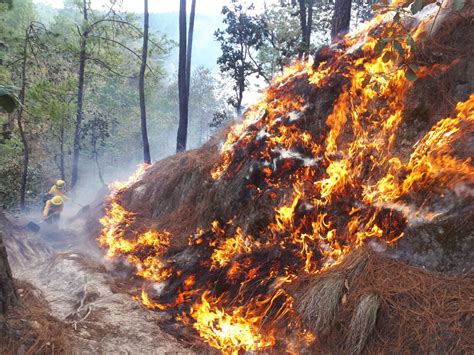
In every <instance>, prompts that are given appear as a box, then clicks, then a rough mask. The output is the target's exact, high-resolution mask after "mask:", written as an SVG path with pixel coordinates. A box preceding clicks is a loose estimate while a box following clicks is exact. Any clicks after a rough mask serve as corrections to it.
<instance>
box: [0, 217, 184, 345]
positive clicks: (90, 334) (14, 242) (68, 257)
mask: <svg viewBox="0 0 474 355" xmlns="http://www.w3.org/2000/svg"><path fill="white" fill-rule="evenodd" d="M10 219H11V218H10ZM6 223H7V222H5V221H3V223H2V224H4V225H2V229H3V230H6V234H7V237H6V239H7V240H6V244H7V248H8V252H9V255H10V262H11V264H12V268H13V272H14V276H15V277H16V278H17V279H21V280H25V281H28V282H30V283H31V284H33V285H34V286H35V287H36V288H38V289H39V290H40V291H41V292H42V295H43V297H44V298H45V299H46V300H47V302H48V303H49V306H50V308H51V314H52V315H53V316H54V317H56V318H58V319H59V320H61V321H63V322H64V323H66V324H68V325H69V326H70V327H71V328H72V329H73V334H74V339H73V341H72V342H73V347H74V351H75V352H77V353H80V354H97V353H101V354H104V353H110V354H112V353H114V354H116V353H124V354H145V353H146V354H165V353H173V354H177V353H179V354H184V353H186V354H189V353H192V352H191V351H190V350H188V349H186V348H185V347H184V346H183V345H182V344H180V343H179V342H178V341H177V340H176V339H174V338H173V337H172V336H170V335H169V334H167V333H164V332H163V331H162V330H161V329H160V327H159V325H158V324H159V322H160V320H163V318H162V317H163V315H160V314H159V313H157V312H152V311H149V310H148V309H146V308H144V307H143V306H142V305H141V304H140V302H138V301H135V300H134V299H133V298H132V296H130V295H129V294H127V293H124V292H123V291H120V290H119V288H117V287H116V286H115V285H116V282H115V281H116V280H114V279H113V278H112V276H111V275H110V273H108V272H107V270H106V266H105V265H104V263H103V260H102V258H101V257H100V254H99V251H98V250H97V249H96V248H94V246H92V245H90V243H89V245H87V243H84V241H83V240H81V239H80V238H78V237H77V235H78V234H80V233H78V231H79V230H80V227H79V226H73V225H70V226H68V227H69V228H71V227H75V229H74V231H75V233H73V232H72V231H71V230H69V231H68V230H66V229H59V230H58V229H54V228H53V229H52V228H47V227H46V228H42V231H41V233H39V234H36V235H35V234H30V233H26V232H25V231H24V230H22V229H21V228H18V227H16V226H14V225H9V226H5V224H6Z"/></svg>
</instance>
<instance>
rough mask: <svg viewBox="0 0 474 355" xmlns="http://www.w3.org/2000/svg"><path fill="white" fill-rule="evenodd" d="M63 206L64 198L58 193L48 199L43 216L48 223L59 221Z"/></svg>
mask: <svg viewBox="0 0 474 355" xmlns="http://www.w3.org/2000/svg"><path fill="white" fill-rule="evenodd" d="M63 207H64V202H63V198H62V197H61V196H59V195H56V196H54V197H53V198H52V199H50V200H48V201H46V205H45V206H44V210H43V216H44V219H45V221H46V223H48V224H52V223H57V222H58V221H59V218H60V217H61V212H62V211H63Z"/></svg>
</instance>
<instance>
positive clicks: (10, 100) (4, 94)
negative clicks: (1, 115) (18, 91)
mask: <svg viewBox="0 0 474 355" xmlns="http://www.w3.org/2000/svg"><path fill="white" fill-rule="evenodd" d="M14 90H15V89H14V88H13V87H11V86H4V85H0V107H1V108H3V109H4V110H5V111H6V112H9V113H11V112H13V111H14V110H15V109H16V108H17V107H18V98H17V96H16V95H15V91H14Z"/></svg>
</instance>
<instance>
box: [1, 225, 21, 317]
mask: <svg viewBox="0 0 474 355" xmlns="http://www.w3.org/2000/svg"><path fill="white" fill-rule="evenodd" d="M17 302H18V297H17V294H16V290H15V285H14V283H13V277H12V271H11V269H10V264H9V263H8V258H7V250H6V248H5V246H4V245H3V232H1V231H0V315H3V314H5V313H7V312H8V311H9V310H11V309H12V308H13V307H14V306H15V305H16V304H17Z"/></svg>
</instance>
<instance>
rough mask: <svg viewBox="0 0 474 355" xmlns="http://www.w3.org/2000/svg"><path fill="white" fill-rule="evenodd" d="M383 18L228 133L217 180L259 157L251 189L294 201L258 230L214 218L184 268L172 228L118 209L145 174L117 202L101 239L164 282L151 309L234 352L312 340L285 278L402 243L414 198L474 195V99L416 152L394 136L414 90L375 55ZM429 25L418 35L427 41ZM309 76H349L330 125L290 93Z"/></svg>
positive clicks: (277, 86) (287, 76)
mask: <svg viewBox="0 0 474 355" xmlns="http://www.w3.org/2000/svg"><path fill="white" fill-rule="evenodd" d="M381 26H384V24H383V20H382V18H381V17H378V18H377V19H375V20H374V21H373V22H372V23H371V25H370V26H369V28H368V30H366V31H364V32H361V33H358V34H356V35H354V36H352V37H351V36H349V37H347V39H346V41H345V43H344V45H342V46H341V48H340V49H338V51H337V52H335V53H334V58H333V59H332V60H330V61H323V62H321V63H319V64H318V65H317V68H315V67H314V66H315V65H313V63H311V62H308V63H297V64H295V65H294V66H292V67H290V68H287V69H286V70H285V73H284V74H283V75H281V76H280V77H278V78H276V79H275V81H274V84H273V85H272V86H271V87H270V88H268V90H267V91H266V93H265V97H264V99H263V100H262V101H261V102H259V103H258V104H256V105H254V106H253V107H252V108H250V109H249V110H248V112H247V113H246V114H245V118H244V120H243V122H241V123H239V124H237V125H236V126H234V127H233V128H232V129H231V131H230V132H229V134H228V135H227V139H226V141H225V143H224V145H223V147H222V156H221V162H220V163H219V164H218V165H217V166H215V167H214V169H213V170H212V172H211V175H212V178H213V179H214V180H219V179H232V178H233V177H235V175H236V174H237V173H238V172H239V171H240V169H241V168H242V166H243V164H244V161H245V160H252V161H253V162H254V165H253V167H254V173H255V172H260V173H261V174H259V175H258V176H260V177H261V178H259V179H249V187H250V188H255V190H256V191H257V193H259V194H261V193H262V191H266V190H270V189H271V193H272V194H273V195H272V196H273V198H274V199H275V200H278V201H286V203H283V204H281V205H280V206H278V207H277V208H276V209H275V211H274V221H273V222H272V223H271V224H270V225H268V226H267V228H266V229H265V230H262V231H261V233H259V234H258V235H247V234H246V233H244V232H243V230H242V229H241V228H240V227H239V226H238V225H235V224H234V222H233V221H232V220H231V221H228V222H226V223H224V222H222V221H219V216H216V221H215V222H213V223H212V225H211V226H210V227H209V228H208V229H207V230H206V229H205V230H199V231H197V232H196V234H195V235H193V236H190V238H189V245H188V247H187V250H186V253H187V255H188V256H189V258H188V259H190V260H188V261H186V262H183V261H182V260H181V256H180V254H179V252H177V251H176V250H174V251H173V250H171V249H170V248H168V246H169V244H170V239H171V238H172V236H171V235H170V234H168V233H166V232H157V231H152V230H149V231H134V230H133V223H134V218H135V215H134V214H133V213H130V212H128V211H126V210H125V209H124V208H123V207H122V206H121V204H120V194H121V191H122V190H123V189H124V188H126V187H127V186H130V184H132V183H133V182H134V181H136V180H137V179H139V176H135V177H134V178H132V180H131V181H130V182H129V183H128V184H125V185H124V186H121V187H120V188H118V190H116V191H115V192H114V193H113V194H112V195H111V196H110V203H109V204H108V207H107V214H106V216H105V217H104V218H103V219H102V220H101V223H102V225H103V230H102V234H101V236H100V238H99V241H100V243H101V245H102V246H104V247H105V248H107V250H108V256H109V257H113V256H119V255H122V256H124V257H125V258H126V259H127V260H128V261H129V262H130V263H131V264H132V265H134V266H135V267H136V269H137V275H139V276H141V277H143V278H144V279H145V280H147V281H150V282H152V283H157V282H164V287H163V289H162V290H161V291H160V292H156V293H154V294H148V293H147V291H146V289H144V291H143V294H142V296H141V299H142V302H143V303H144V304H145V305H147V306H148V307H150V308H153V309H165V310H166V311H167V312H169V313H170V314H172V315H174V316H175V318H176V319H179V320H182V321H183V323H184V324H185V325H189V326H190V327H192V328H193V329H195V331H197V333H198V334H199V335H200V336H201V338H202V339H203V340H205V341H206V342H207V343H208V344H209V345H211V346H212V347H214V348H216V349H219V350H221V351H222V352H224V353H237V352H239V351H241V350H245V351H257V350H263V349H269V348H275V349H277V350H285V349H286V347H290V343H289V342H286V341H285V338H286V337H288V336H297V337H298V339H299V341H301V342H303V343H307V342H308V341H310V340H311V339H313V336H312V335H311V334H309V333H308V331H307V330H306V329H304V327H303V326H302V324H301V322H300V320H299V319H298V317H297V316H296V315H295V314H294V313H293V312H294V311H293V306H292V304H293V298H292V297H291V296H290V295H289V294H288V293H287V292H286V291H285V285H286V284H288V283H291V282H293V281H294V280H295V279H297V278H298V277H300V276H302V275H305V274H306V275H307V274H315V273H320V272H323V271H324V270H326V269H327V268H330V267H332V266H334V265H335V264H338V263H340V262H341V261H342V259H343V258H344V256H346V255H347V254H348V253H349V252H350V251H351V250H354V249H356V248H358V247H361V246H362V245H363V244H364V243H365V242H366V241H367V240H379V241H380V242H383V243H386V244H387V245H390V244H394V243H396V241H397V240H398V239H400V238H402V237H403V235H404V229H405V228H406V227H407V225H408V223H409V220H408V219H409V216H408V215H407V213H406V211H407V209H405V208H404V206H405V207H408V206H410V208H409V211H410V213H414V214H416V213H423V215H425V216H433V215H436V214H437V213H440V212H439V211H438V210H436V208H435V207H433V208H432V209H430V207H429V206H434V204H427V203H426V202H427V201H426V196H430V198H431V199H436V200H437V201H442V200H443V198H444V196H445V194H447V193H448V192H449V191H454V190H455V188H456V187H457V186H460V185H463V186H468V187H469V188H470V190H469V189H463V190H461V189H458V190H457V192H456V193H457V194H458V197H459V198H463V197H464V196H463V194H465V193H467V192H466V191H472V187H473V185H474V168H473V166H472V162H471V159H470V158H462V157H459V156H457V155H456V154H454V148H453V146H454V144H455V143H456V142H458V141H462V140H463V139H464V137H466V135H468V134H472V133H473V132H474V113H473V107H474V95H471V96H470V97H469V99H468V100H466V101H465V102H460V103H458V105H457V107H456V113H455V114H454V115H453V117H448V118H445V119H442V120H440V121H439V122H438V123H437V124H436V125H434V126H433V127H432V128H431V130H429V131H428V133H426V134H425V136H424V137H423V138H422V139H421V140H419V142H418V143H417V144H416V145H415V146H414V147H413V148H412V152H411V156H410V157H409V158H407V157H405V156H402V155H401V154H398V153H397V152H396V150H395V147H394V146H395V141H396V140H397V137H398V134H399V129H400V126H401V124H402V122H403V119H404V109H405V107H404V102H405V98H406V95H407V93H408V91H409V90H410V88H411V86H412V85H413V84H412V82H411V81H409V80H408V79H407V78H406V77H405V70H406V69H405V68H404V67H403V66H400V65H399V63H400V61H401V60H402V58H401V55H400V58H396V59H394V60H388V61H387V60H385V59H384V53H385V52H382V54H381V55H379V54H377V53H375V52H374V49H373V48H374V45H375V43H376V41H377V40H376V38H372V37H370V36H369V35H370V34H372V33H375V32H376V31H375V30H376V29H377V28H380V27H381ZM423 26H424V23H423V22H420V23H418V24H417V25H416V26H415V27H414V28H413V29H412V33H413V34H416V35H417V36H422V33H423V28H424V27H423ZM394 30H396V29H394ZM388 50H389V49H388V48H386V49H384V51H388ZM405 50H406V51H405V53H409V51H408V48H405ZM405 59H406V58H405ZM432 70H443V68H439V67H436V68H430V67H421V68H420V71H419V73H418V75H419V76H421V77H422V76H426V75H429V73H430V72H431V71H432ZM302 81H303V82H305V83H306V84H308V85H311V86H312V88H313V89H314V90H315V92H316V94H317V93H318V89H319V88H321V87H322V86H323V85H325V84H328V83H336V82H342V84H341V85H342V88H341V91H340V93H339V96H338V97H337V98H336V99H335V101H334V103H333V109H332V111H331V113H330V114H329V116H328V117H326V119H325V122H320V124H321V129H319V130H315V129H310V128H309V124H308V123H307V122H306V120H308V116H306V117H305V118H304V119H303V116H304V113H305V112H306V111H307V110H309V109H310V108H309V107H310V105H311V102H309V101H308V98H306V97H302V96H298V95H296V94H294V92H293V90H292V88H293V87H294V86H295V85H298V83H300V82H302ZM309 117H311V116H309ZM316 132H317V133H316ZM255 174H256V173H255ZM139 175H140V174H139ZM288 188H290V189H291V194H288ZM427 191H429V192H430V193H429V194H428V193H427ZM395 206H397V207H396V208H395ZM291 346H293V344H291ZM288 349H289V348H288Z"/></svg>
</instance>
